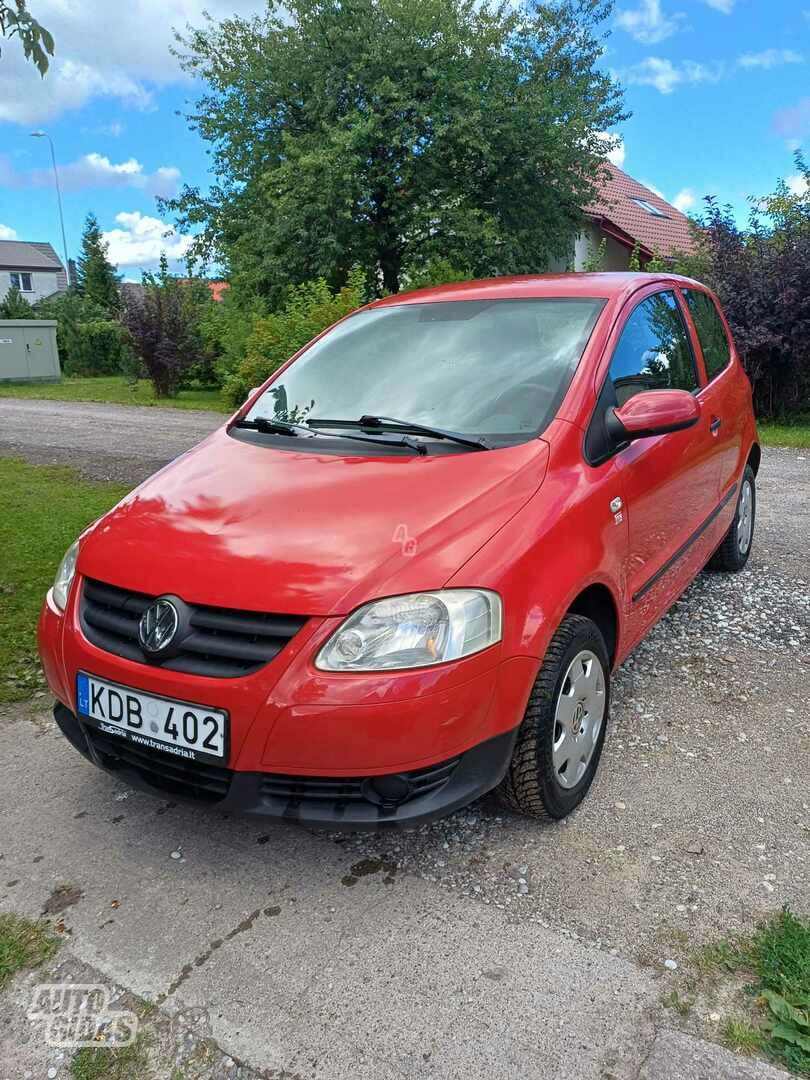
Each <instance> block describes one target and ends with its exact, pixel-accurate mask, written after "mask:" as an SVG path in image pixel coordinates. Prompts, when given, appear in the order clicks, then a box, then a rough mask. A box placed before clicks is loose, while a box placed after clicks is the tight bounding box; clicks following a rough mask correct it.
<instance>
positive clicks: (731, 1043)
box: [719, 1017, 763, 1054]
mask: <svg viewBox="0 0 810 1080" xmlns="http://www.w3.org/2000/svg"><path fill="white" fill-rule="evenodd" d="M719 1035H720V1039H721V1041H722V1043H723V1045H724V1046H727V1047H728V1048H729V1050H733V1051H734V1052H735V1053H737V1054H755V1053H756V1052H757V1051H758V1050H761V1049H762V1045H763V1040H762V1035H761V1034H760V1032H759V1031H757V1029H756V1028H755V1027H754V1026H753V1024H751V1023H750V1022H749V1021H748V1020H746V1019H741V1018H740V1017H731V1018H730V1019H728V1020H725V1021H724V1022H723V1023H722V1024H721V1026H720V1031H719Z"/></svg>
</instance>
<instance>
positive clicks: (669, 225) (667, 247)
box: [574, 161, 695, 270]
mask: <svg viewBox="0 0 810 1080" xmlns="http://www.w3.org/2000/svg"><path fill="white" fill-rule="evenodd" d="M585 213H586V214H587V215H588V224H587V225H586V227H585V228H584V229H583V230H582V232H581V233H580V235H579V236H578V237H577V239H576V241H575V243H574V269H575V270H582V269H583V268H584V266H585V265H586V264H587V263H588V260H589V259H590V258H591V257H592V256H593V254H594V253H595V252H597V251H598V250H599V247H600V244H601V243H602V241H603V240H604V244H605V252H604V257H603V260H602V267H601V268H602V269H603V270H626V269H627V268H628V263H629V261H630V255H631V253H632V252H633V249H634V248H636V247H637V248H638V253H639V258H640V262H641V264H642V266H643V265H644V263H645V262H647V261H648V260H649V259H651V258H653V257H654V256H656V255H658V256H661V257H662V258H667V257H668V256H670V255H674V254H675V253H676V252H692V251H694V247H695V241H694V238H693V236H692V230H691V227H690V224H689V219H688V218H687V217H686V215H685V214H682V213H681V211H680V210H678V209H676V208H675V207H674V206H672V205H671V204H670V203H668V202H667V201H666V200H665V199H663V198H661V196H660V195H658V194H656V192H654V191H652V190H651V189H650V188H648V187H645V186H644V184H640V183H639V182H638V181H637V180H634V179H633V178H632V176H628V175H627V173H626V172H622V170H621V169H619V168H617V167H616V166H615V165H613V164H612V163H611V162H609V161H606V162H605V177H604V180H603V182H602V186H601V190H600V193H599V197H598V199H596V200H595V201H594V202H593V203H592V204H591V205H590V206H587V207H585Z"/></svg>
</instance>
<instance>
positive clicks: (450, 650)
mask: <svg viewBox="0 0 810 1080" xmlns="http://www.w3.org/2000/svg"><path fill="white" fill-rule="evenodd" d="M501 624H502V608H501V598H500V596H498V594H497V593H494V592H488V591H487V590H485V589H440V590H439V591H437V592H429V593H410V594H409V595H407V596H392V597H391V598H390V599H388V600H375V601H374V602H373V603H371V604H366V605H365V606H364V607H361V608H358V610H357V611H355V612H354V614H353V615H350V616H349V617H348V619H346V621H345V622H344V623H343V624H342V626H340V627H339V628H338V629H337V630H336V631H335V633H334V634H333V635H332V636H331V638H329V640H328V641H327V642H326V644H325V645H324V646H323V648H322V649H321V651H320V652H319V653H318V655H317V657H316V658H315V666H316V667H317V668H320V669H321V671H388V670H391V669H392V668H414V667H429V666H430V665H431V664H441V663H443V662H444V661H446V660H458V659H459V658H460V657H462V656H470V655H471V654H472V653H476V652H480V650H481V649H486V648H487V646H488V645H494V644H495V642H496V641H500V640H501Z"/></svg>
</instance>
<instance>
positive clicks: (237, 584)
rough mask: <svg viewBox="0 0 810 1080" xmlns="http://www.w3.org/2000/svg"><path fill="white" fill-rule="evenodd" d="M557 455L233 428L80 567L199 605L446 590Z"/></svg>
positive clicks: (142, 493) (182, 466)
mask: <svg viewBox="0 0 810 1080" xmlns="http://www.w3.org/2000/svg"><path fill="white" fill-rule="evenodd" d="M548 449H549V448H548V445H547V444H546V443H545V442H544V441H543V440H542V439H532V440H531V441H529V442H527V443H523V444H521V445H519V446H513V447H507V448H504V449H499V450H490V451H487V452H474V451H473V452H468V453H458V454H456V453H439V454H433V455H430V454H429V455H425V456H417V455H413V456H405V455H388V456H384V457H383V456H380V457H376V456H375V457H366V456H359V455H353V456H343V455H335V454H330V453H320V452H318V453H314V452H312V451H311V450H310V451H301V450H298V451H296V450H295V449H292V448H291V449H289V450H287V449H286V448H285V449H278V448H276V447H275V446H271V445H255V444H249V443H245V442H242V441H240V440H236V439H234V438H232V437H231V436H230V435H228V433H227V432H226V430H225V429H224V428H223V429H222V430H220V431H217V432H215V433H214V434H213V435H211V436H210V437H209V438H207V439H206V440H205V441H204V442H202V443H200V445H199V446H197V447H195V448H194V449H193V450H191V451H189V452H188V453H187V454H184V455H183V456H182V457H181V458H178V459H177V460H176V461H174V462H173V463H172V464H170V465H168V466H167V467H166V468H165V469H163V470H161V471H160V472H159V473H157V474H156V475H155V476H153V477H151V478H150V479H149V480H147V481H146V483H144V484H142V485H141V486H140V487H139V488H137V489H136V490H135V491H133V492H132V493H131V494H130V495H128V496H127V497H126V498H125V499H124V500H123V501H122V502H121V503H119V504H118V506H116V507H115V508H114V509H113V510H112V511H110V513H109V514H107V515H106V516H105V517H103V518H101V519H100V521H99V522H98V523H97V524H96V526H95V527H94V528H93V529H92V530H90V532H89V533H88V534H87V535H86V537H85V538H84V540H83V542H82V547H81V552H80V556H79V564H78V569H79V572H80V573H82V574H84V575H86V576H88V577H94V578H98V579H99V580H101V581H106V582H109V583H111V584H115V585H119V586H121V587H122V588H127V589H132V590H135V591H139V592H144V593H149V594H152V595H159V594H161V593H170V594H174V595H177V596H180V597H182V598H184V599H187V600H189V601H193V602H196V603H200V604H212V605H217V606H226V607H234V608H242V609H246V610H257V611H274V612H281V613H289V614H293V613H294V614H301V615H330V614H333V615H335V614H338V615H339V614H345V613H347V612H348V611H351V610H352V609H353V608H354V607H356V606H357V605H358V604H360V603H363V602H364V601H366V600H368V599H371V598H373V597H377V596H386V595H394V594H397V593H403V592H411V591H417V590H420V589H436V588H440V587H441V586H442V585H443V584H444V583H445V582H446V581H447V580H449V578H450V577H451V576H452V575H453V574H454V573H455V572H456V571H457V570H458V569H459V568H460V567H461V566H462V565H463V563H464V562H466V561H467V559H469V558H470V557H471V556H472V555H473V554H474V552H475V551H477V550H478V548H479V547H481V545H482V544H484V543H485V542H486V541H487V540H488V539H489V538H490V537H491V536H492V535H493V534H494V533H495V532H496V531H497V530H498V529H499V528H501V527H502V526H503V525H504V524H505V522H507V521H508V520H509V518H510V517H512V516H513V515H514V514H515V513H517V511H518V510H519V509H520V508H521V507H522V506H523V505H524V504H525V503H526V502H527V501H528V499H530V498H531V496H532V495H533V494H534V492H535V491H537V489H538V487H539V486H540V484H541V483H542V480H543V476H544V474H545V469H546V464H547V461H548Z"/></svg>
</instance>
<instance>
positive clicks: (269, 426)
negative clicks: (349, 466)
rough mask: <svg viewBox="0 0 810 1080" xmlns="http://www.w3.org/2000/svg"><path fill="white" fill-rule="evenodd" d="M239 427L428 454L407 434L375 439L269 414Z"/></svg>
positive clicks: (237, 425)
mask: <svg viewBox="0 0 810 1080" xmlns="http://www.w3.org/2000/svg"><path fill="white" fill-rule="evenodd" d="M233 426H234V427H238V428H252V429H253V430H254V431H260V432H262V434H264V435H293V436H302V435H304V436H307V437H308V438H310V439H312V438H316V439H317V438H325V439H351V441H352V442H364V443H376V444H377V445H378V446H407V447H408V449H409V450H414V451H415V452H416V453H417V454H426V453H427V449H426V448H425V447H424V446H423V445H422V443H418V442H414V441H413V439H409V438H408V436H407V435H403V437H402V438H401V439H375V438H374V436H373V435H346V434H344V433H343V432H340V431H316V430H315V429H314V428H311V427H307V426H306V425H305V424H288V423H287V421H286V420H271V419H269V417H267V416H257V417H255V418H254V419H253V420H237V421H236V423H235V424H234V425H233Z"/></svg>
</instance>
